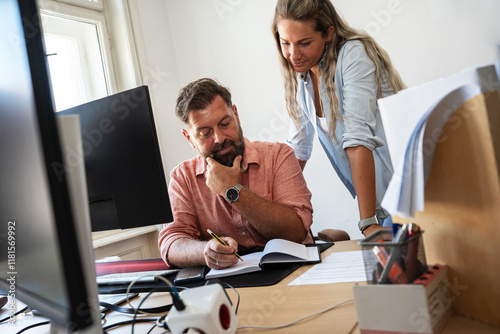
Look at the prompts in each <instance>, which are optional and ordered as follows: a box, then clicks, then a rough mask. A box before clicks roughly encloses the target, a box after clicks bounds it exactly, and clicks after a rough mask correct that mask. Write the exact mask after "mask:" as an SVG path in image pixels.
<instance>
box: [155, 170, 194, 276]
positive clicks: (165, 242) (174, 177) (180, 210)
mask: <svg viewBox="0 0 500 334" xmlns="http://www.w3.org/2000/svg"><path fill="white" fill-rule="evenodd" d="M186 180H187V179H186V177H185V176H184V175H183V173H182V172H181V171H180V167H177V168H175V169H174V170H172V172H171V173H170V183H169V185H168V195H169V199H170V204H171V207H172V213H173V217H174V221H173V222H172V223H167V224H164V225H163V229H162V230H161V231H160V233H159V236H158V246H159V248H160V252H161V256H162V258H163V260H164V261H165V263H166V264H168V265H170V266H171V265H172V264H171V263H169V262H168V257H167V255H168V251H169V249H170V246H171V245H172V243H173V242H174V241H175V240H177V239H179V238H191V239H199V238H200V229H199V226H198V225H199V224H198V219H197V215H196V210H195V208H194V207H193V203H194V201H193V199H192V198H191V195H190V193H189V187H188V186H187V181H186Z"/></svg>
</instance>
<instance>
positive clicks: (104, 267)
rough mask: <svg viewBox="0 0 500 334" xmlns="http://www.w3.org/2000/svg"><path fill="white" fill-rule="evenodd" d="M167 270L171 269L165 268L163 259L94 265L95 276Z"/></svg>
mask: <svg viewBox="0 0 500 334" xmlns="http://www.w3.org/2000/svg"><path fill="white" fill-rule="evenodd" d="M168 269H172V268H171V267H169V266H167V264H166V263H165V261H163V259H145V260H129V261H112V262H98V263H96V264H95V271H96V276H102V275H108V274H116V273H133V272H138V271H152V270H168Z"/></svg>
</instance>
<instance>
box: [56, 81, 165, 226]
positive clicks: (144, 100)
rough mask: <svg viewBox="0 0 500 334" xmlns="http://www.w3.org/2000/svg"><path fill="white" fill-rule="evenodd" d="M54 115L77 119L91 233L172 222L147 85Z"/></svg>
mask: <svg viewBox="0 0 500 334" xmlns="http://www.w3.org/2000/svg"><path fill="white" fill-rule="evenodd" d="M57 114H58V115H79V116H80V122H81V126H82V140H83V151H84V158H85V169H86V173H87V190H88V194H89V203H90V204H89V205H90V217H91V224H92V231H103V230H112V229H125V228H131V227H139V226H147V225H155V224H163V223H168V222H171V221H173V218H172V210H171V208H170V201H169V198H168V189H167V182H166V179H165V174H164V170H163V163H162V158H161V153H160V148H159V144H158V137H157V134H156V127H155V122H154V116H153V109H152V106H151V99H150V96H149V90H148V87H147V86H140V87H137V88H134V89H130V90H127V91H124V92H120V93H117V94H114V95H110V96H108V97H104V98H101V99H98V100H95V101H92V102H88V103H85V104H82V105H80V106H76V107H73V108H71V109H67V110H63V111H60V112H58V113H57Z"/></svg>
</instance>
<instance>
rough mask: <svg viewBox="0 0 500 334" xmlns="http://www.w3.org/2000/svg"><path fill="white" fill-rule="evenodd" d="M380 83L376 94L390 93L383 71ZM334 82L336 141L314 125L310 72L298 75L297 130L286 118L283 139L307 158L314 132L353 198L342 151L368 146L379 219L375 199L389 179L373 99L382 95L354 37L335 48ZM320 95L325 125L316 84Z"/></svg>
mask: <svg viewBox="0 0 500 334" xmlns="http://www.w3.org/2000/svg"><path fill="white" fill-rule="evenodd" d="M324 58H325V56H323V59H322V60H321V61H320V67H323V66H324V65H325V64H324V63H325V62H324ZM380 82H381V86H382V95H383V96H384V97H386V96H389V95H392V94H393V90H392V88H391V87H390V86H389V84H388V83H387V81H386V80H385V76H384V75H381V78H380ZM335 85H336V86H337V94H338V98H339V113H340V115H341V119H340V120H337V126H336V129H335V137H336V138H337V142H335V140H331V139H330V137H329V136H328V131H325V130H324V129H323V128H322V127H321V126H320V124H319V118H318V117H317V116H316V108H315V106H314V91H313V85H312V82H311V76H310V73H309V72H306V73H299V74H298V90H297V102H298V104H299V106H300V107H301V109H302V113H301V114H300V116H299V117H300V124H301V129H297V128H296V126H295V124H294V122H291V123H290V134H289V137H288V139H287V143H288V144H289V145H290V146H291V147H292V148H293V149H294V151H295V155H296V156H297V158H298V159H300V160H304V161H307V160H309V158H310V157H311V152H312V149H313V140H314V135H315V133H318V138H319V141H320V143H321V145H322V146H323V149H324V150H325V153H326V155H327V156H328V158H329V159H330V162H331V164H332V166H333V168H334V169H335V171H336V172H337V174H338V176H339V178H340V180H341V181H342V182H343V183H344V185H345V186H346V187H347V189H348V190H349V192H350V193H351V195H352V196H353V198H354V197H355V196H356V192H355V190H354V186H353V182H352V177H351V169H350V166H349V158H348V156H347V153H346V151H345V149H346V148H348V147H355V146H360V145H362V146H365V147H366V148H368V149H369V150H371V151H372V152H373V157H374V160H375V176H376V188H377V194H376V197H377V203H376V205H377V207H376V213H377V216H378V217H379V218H380V219H384V218H386V217H388V215H389V214H388V213H387V212H386V211H385V210H384V209H383V208H382V207H381V206H380V202H381V201H382V198H383V196H384V194H385V191H386V189H387V186H388V185H389V181H390V180H391V177H392V174H393V168H392V164H391V159H390V155H389V149H388V147H387V145H385V144H384V143H385V142H386V140H385V132H384V127H383V124H382V119H381V117H380V112H379V109H378V106H377V99H378V98H379V97H381V96H382V95H381V92H380V91H379V89H378V86H377V82H376V80H375V64H374V63H373V61H372V60H371V59H370V58H369V57H368V55H367V53H366V51H365V48H364V46H363V44H362V43H361V42H360V41H358V40H354V41H348V42H346V43H345V44H344V45H343V46H342V48H341V49H340V52H339V56H338V61H337V68H336V70H335ZM321 98H322V102H323V108H324V111H325V117H326V124H329V123H330V112H329V103H328V97H327V96H326V93H325V89H324V87H323V85H321ZM324 121H325V120H324Z"/></svg>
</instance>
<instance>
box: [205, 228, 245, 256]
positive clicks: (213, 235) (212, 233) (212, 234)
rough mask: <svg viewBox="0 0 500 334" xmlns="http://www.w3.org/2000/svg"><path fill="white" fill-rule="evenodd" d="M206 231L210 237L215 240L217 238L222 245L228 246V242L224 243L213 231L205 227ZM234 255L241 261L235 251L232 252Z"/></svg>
mask: <svg viewBox="0 0 500 334" xmlns="http://www.w3.org/2000/svg"><path fill="white" fill-rule="evenodd" d="M207 232H208V234H210V235H211V236H212V238H214V239H215V240H217V241H218V242H220V243H221V244H223V245H224V246H228V244H226V243H225V242H224V241H223V240H222V239H221V238H219V237H218V236H217V235H216V234H215V233H214V232H212V231H210V230H209V229H207ZM233 254H234V256H236V257H237V258H238V259H240V260H241V261H243V259H242V258H241V256H240V255H239V254H238V253H236V252H233Z"/></svg>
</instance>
